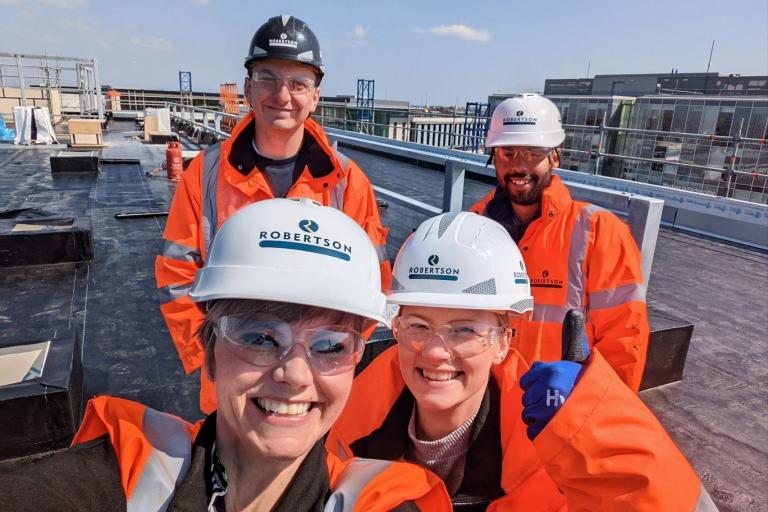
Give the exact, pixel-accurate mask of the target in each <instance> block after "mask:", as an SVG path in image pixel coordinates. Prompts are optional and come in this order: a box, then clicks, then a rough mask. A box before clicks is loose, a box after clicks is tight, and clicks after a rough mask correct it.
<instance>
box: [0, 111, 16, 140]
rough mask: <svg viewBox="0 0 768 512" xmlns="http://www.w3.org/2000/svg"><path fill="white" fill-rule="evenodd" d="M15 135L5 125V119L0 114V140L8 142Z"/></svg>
mask: <svg viewBox="0 0 768 512" xmlns="http://www.w3.org/2000/svg"><path fill="white" fill-rule="evenodd" d="M15 137H16V132H15V131H13V130H11V129H10V128H7V127H6V126H5V119H3V116H1V115H0V142H10V141H12V140H13V139H14V138H15Z"/></svg>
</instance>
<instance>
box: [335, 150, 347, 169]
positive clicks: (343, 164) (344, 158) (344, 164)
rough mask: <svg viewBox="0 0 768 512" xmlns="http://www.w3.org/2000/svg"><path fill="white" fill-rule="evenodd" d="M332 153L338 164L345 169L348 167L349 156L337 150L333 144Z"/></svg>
mask: <svg viewBox="0 0 768 512" xmlns="http://www.w3.org/2000/svg"><path fill="white" fill-rule="evenodd" d="M333 154H334V155H336V159H337V160H338V161H339V165H341V168H342V169H344V170H345V171H346V170H347V168H348V167H349V157H348V156H347V155H345V154H344V153H342V152H341V151H339V150H338V148H337V147H336V146H333Z"/></svg>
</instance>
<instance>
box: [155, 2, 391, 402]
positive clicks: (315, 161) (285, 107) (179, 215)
mask: <svg viewBox="0 0 768 512" xmlns="http://www.w3.org/2000/svg"><path fill="white" fill-rule="evenodd" d="M245 69H246V78H245V99H246V100H247V101H248V103H249V104H250V106H251V111H250V112H248V114H247V115H246V116H245V117H243V119H242V120H240V122H239V123H238V124H237V125H236V126H235V127H234V129H233V130H232V134H231V137H230V138H229V139H228V140H225V141H223V142H221V143H219V144H215V145H213V146H211V147H208V148H206V149H205V151H204V152H201V153H200V154H199V155H198V156H197V158H195V160H193V161H192V163H191V164H190V166H189V168H188V169H187V171H186V172H185V173H184V176H183V177H182V179H181V182H180V183H179V186H178V188H177V190H176V194H175V196H174V198H173V202H172V204H171V209H170V212H169V215H168V221H167V223H166V226H165V232H164V234H163V248H162V252H161V254H160V255H158V257H157V260H156V262H155V277H156V279H157V286H158V288H159V289H160V291H161V293H162V295H163V298H162V299H161V301H162V303H161V306H160V310H161V312H162V314H163V317H164V318H165V321H166V324H167V325H168V330H169V332H170V334H171V338H172V340H173V342H174V344H175V345H176V349H177V351H178V353H179V357H180V358H181V362H182V364H183V366H184V370H185V371H186V372H187V373H191V372H192V371H194V370H196V369H197V368H200V366H201V364H202V362H203V351H202V347H201V345H200V341H199V337H198V334H197V331H198V329H199V327H200V325H201V323H202V320H203V314H202V313H201V312H200V310H199V309H198V308H197V306H196V305H195V304H194V303H193V302H192V301H191V300H190V299H189V297H188V294H187V292H188V291H189V289H190V288H191V286H192V283H193V282H194V279H195V275H196V273H197V271H198V270H199V269H200V268H202V266H203V264H204V262H205V260H206V257H207V254H208V252H209V251H210V247H211V242H212V241H213V237H214V235H215V234H216V230H217V227H218V226H221V224H222V223H223V222H224V221H225V220H226V219H227V218H228V217H229V216H230V215H232V214H233V213H234V212H235V211H237V210H238V209H240V208H242V207H243V206H245V205H247V204H250V203H254V202H256V201H261V200H264V199H270V198H274V197H288V198H291V197H307V198H311V199H313V200H315V201H317V202H318V203H320V204H323V205H326V206H332V207H335V208H338V209H339V210H341V211H343V212H344V213H346V214H347V215H349V216H350V217H352V218H353V219H354V220H355V221H356V222H357V223H358V224H360V225H361V226H362V227H363V228H364V229H365V230H366V232H367V233H368V235H369V236H370V238H371V240H372V241H373V243H374V245H375V246H376V248H377V250H378V254H379V261H380V264H381V276H382V286H383V288H388V286H389V282H390V279H391V269H390V265H389V260H388V259H387V257H386V235H387V230H386V229H385V228H383V227H382V225H381V221H380V219H379V213H378V210H377V207H376V199H375V197H374V194H373V190H372V188H371V184H370V182H369V181H368V178H367V177H366V176H365V174H364V173H363V172H362V171H361V170H360V168H359V167H358V166H357V165H356V164H355V163H354V162H353V161H352V160H350V159H349V158H347V157H346V156H344V155H343V154H341V153H340V152H338V151H337V150H335V149H334V148H333V147H332V146H331V145H330V144H329V143H328V139H327V138H326V136H325V133H324V132H323V129H322V128H321V127H320V126H319V125H318V124H317V123H316V122H315V121H314V120H312V119H311V118H310V115H311V114H312V112H314V110H315V108H317V103H318V101H319V99H320V89H319V86H320V81H321V80H322V78H323V74H324V72H325V70H324V68H323V60H322V54H321V52H320V44H319V43H318V40H317V37H316V36H315V34H314V33H313V32H312V30H310V28H309V27H308V26H307V24H306V23H304V22H303V21H302V20H300V19H298V18H295V17H293V16H275V17H274V18H270V19H269V20H267V22H266V23H264V24H263V25H262V26H261V27H259V29H258V30H257V31H256V33H255V34H254V36H253V39H251V44H250V46H249V49H248V56H247V57H246V58H245ZM307 226H309V227H307ZM311 227H312V224H311V223H307V224H304V225H303V227H299V226H297V227H296V229H297V233H300V234H302V235H303V234H304V233H305V232H306V231H307V230H308V229H311ZM215 407H216V403H215V388H214V385H213V383H212V382H211V381H209V380H208V379H207V378H206V376H205V372H201V389H200V408H201V410H202V411H203V412H206V413H209V412H211V411H212V410H213V409H215Z"/></svg>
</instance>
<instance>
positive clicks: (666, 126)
mask: <svg viewBox="0 0 768 512" xmlns="http://www.w3.org/2000/svg"><path fill="white" fill-rule="evenodd" d="M674 113H675V111H674V110H671V109H669V108H665V109H664V110H663V111H662V112H661V127H660V128H659V129H660V130H662V131H665V132H668V131H669V130H671V129H672V116H673V115H674Z"/></svg>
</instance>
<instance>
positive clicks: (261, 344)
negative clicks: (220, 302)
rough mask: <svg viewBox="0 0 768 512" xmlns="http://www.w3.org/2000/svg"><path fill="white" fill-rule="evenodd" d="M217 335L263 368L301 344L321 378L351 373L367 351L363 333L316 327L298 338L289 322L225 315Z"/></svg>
mask: <svg viewBox="0 0 768 512" xmlns="http://www.w3.org/2000/svg"><path fill="white" fill-rule="evenodd" d="M213 332H214V334H216V338H217V339H220V340H224V341H226V342H228V343H229V344H230V346H232V348H233V349H234V350H235V353H236V354H237V355H238V356H239V357H240V358H241V359H242V360H244V361H246V362H248V363H250V364H252V365H254V366H260V367H270V366H274V365H276V364H277V363H279V362H280V361H281V360H283V359H284V358H285V357H286V356H287V355H288V353H289V352H290V351H291V349H293V347H294V345H301V346H302V347H301V348H302V349H303V350H304V352H305V353H306V354H307V359H308V361H309V363H310V365H311V367H312V369H313V370H314V371H315V372H316V373H319V374H321V375H335V374H339V373H343V372H345V371H348V370H351V369H352V368H354V366H355V364H357V362H358V360H359V356H360V354H361V353H362V352H363V348H364V342H363V338H362V336H361V335H360V333H358V332H357V331H355V330H353V329H349V328H347V327H344V326H341V325H324V326H319V327H314V328H312V329H305V330H303V331H302V332H301V333H299V334H298V335H296V334H294V332H293V330H292V329H291V325H290V324H289V323H287V322H282V321H279V320H242V319H239V318H237V317H234V316H223V317H221V319H219V321H218V322H216V323H215V324H214V328H213Z"/></svg>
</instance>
